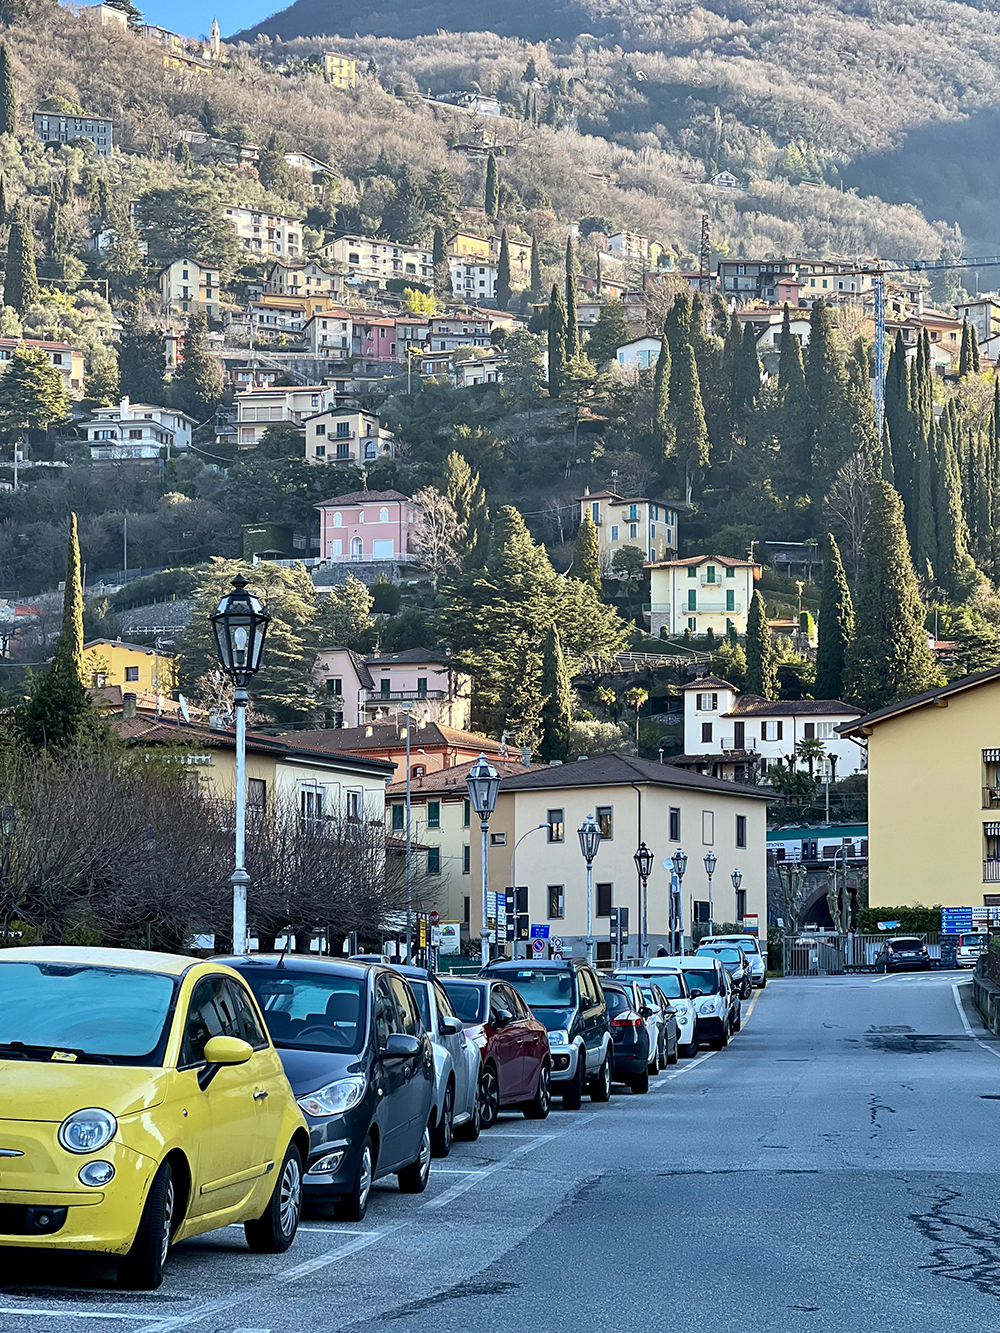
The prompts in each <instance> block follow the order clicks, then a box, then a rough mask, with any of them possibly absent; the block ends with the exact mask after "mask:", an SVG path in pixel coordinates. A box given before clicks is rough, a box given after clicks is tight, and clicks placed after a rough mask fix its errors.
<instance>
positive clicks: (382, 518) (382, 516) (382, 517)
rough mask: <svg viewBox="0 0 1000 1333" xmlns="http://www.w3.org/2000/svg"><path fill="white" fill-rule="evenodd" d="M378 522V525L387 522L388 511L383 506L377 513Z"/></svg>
mask: <svg viewBox="0 0 1000 1333" xmlns="http://www.w3.org/2000/svg"><path fill="white" fill-rule="evenodd" d="M378 521H379V522H380V523H388V522H389V511H388V509H386V508H385V506H383V507H382V508H381V509H380V510H379V511H378Z"/></svg>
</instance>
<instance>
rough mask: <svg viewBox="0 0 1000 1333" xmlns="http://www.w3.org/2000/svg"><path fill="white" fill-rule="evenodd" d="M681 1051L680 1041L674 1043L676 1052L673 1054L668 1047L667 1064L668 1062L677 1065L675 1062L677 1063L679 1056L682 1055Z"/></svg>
mask: <svg viewBox="0 0 1000 1333" xmlns="http://www.w3.org/2000/svg"><path fill="white" fill-rule="evenodd" d="M680 1053H681V1044H680V1042H679V1041H678V1042H676V1043H675V1044H674V1053H673V1055H671V1054H670V1051H669V1049H668V1051H667V1064H668V1065H675V1064H676V1063H677V1057H678V1056H679V1055H680Z"/></svg>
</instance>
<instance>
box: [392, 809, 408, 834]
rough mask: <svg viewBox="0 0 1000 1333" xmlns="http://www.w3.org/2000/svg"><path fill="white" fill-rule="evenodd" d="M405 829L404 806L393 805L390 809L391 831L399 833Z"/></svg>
mask: <svg viewBox="0 0 1000 1333" xmlns="http://www.w3.org/2000/svg"><path fill="white" fill-rule="evenodd" d="M405 828H406V806H405V805H394V806H393V807H392V831H393V833H401V832H402V831H403V829H405Z"/></svg>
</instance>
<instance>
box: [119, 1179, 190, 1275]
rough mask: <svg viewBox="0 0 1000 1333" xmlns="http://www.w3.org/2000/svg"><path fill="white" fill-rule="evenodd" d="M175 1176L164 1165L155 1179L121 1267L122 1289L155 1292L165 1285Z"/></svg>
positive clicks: (174, 1194) (172, 1223)
mask: <svg viewBox="0 0 1000 1333" xmlns="http://www.w3.org/2000/svg"><path fill="white" fill-rule="evenodd" d="M176 1200H177V1195H176V1190H175V1186H174V1172H173V1168H172V1167H171V1165H170V1163H169V1162H164V1163H163V1165H162V1166H161V1167H160V1169H159V1171H157V1173H156V1175H155V1176H154V1177H153V1183H152V1185H150V1187H149V1193H148V1194H147V1195H146V1203H145V1205H144V1207H143V1210H142V1217H141V1219H140V1221H139V1229H138V1231H137V1232H136V1233H135V1240H134V1241H133V1242H132V1245H131V1248H130V1249H129V1252H128V1254H126V1255H125V1257H124V1258H123V1259H122V1260H121V1261H120V1263H119V1265H118V1285H119V1286H120V1287H126V1288H128V1289H130V1290H132V1291H155V1290H156V1289H157V1287H158V1286H159V1285H160V1284H161V1282H162V1281H163V1266H164V1264H165V1263H166V1262H167V1255H168V1254H169V1253H170V1238H171V1236H172V1235H173V1231H174V1211H175V1208H176Z"/></svg>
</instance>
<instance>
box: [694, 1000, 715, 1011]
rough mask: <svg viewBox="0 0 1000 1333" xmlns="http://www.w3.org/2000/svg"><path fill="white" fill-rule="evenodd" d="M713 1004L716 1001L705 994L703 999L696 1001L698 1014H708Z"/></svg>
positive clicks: (713, 1006)
mask: <svg viewBox="0 0 1000 1333" xmlns="http://www.w3.org/2000/svg"><path fill="white" fill-rule="evenodd" d="M715 1005H716V1001H715V1000H714V999H713V998H712V997H711V996H707V997H706V998H705V999H704V1000H699V1001H698V1012H699V1014H710V1013H711V1012H712V1010H713V1009H714V1008H715Z"/></svg>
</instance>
